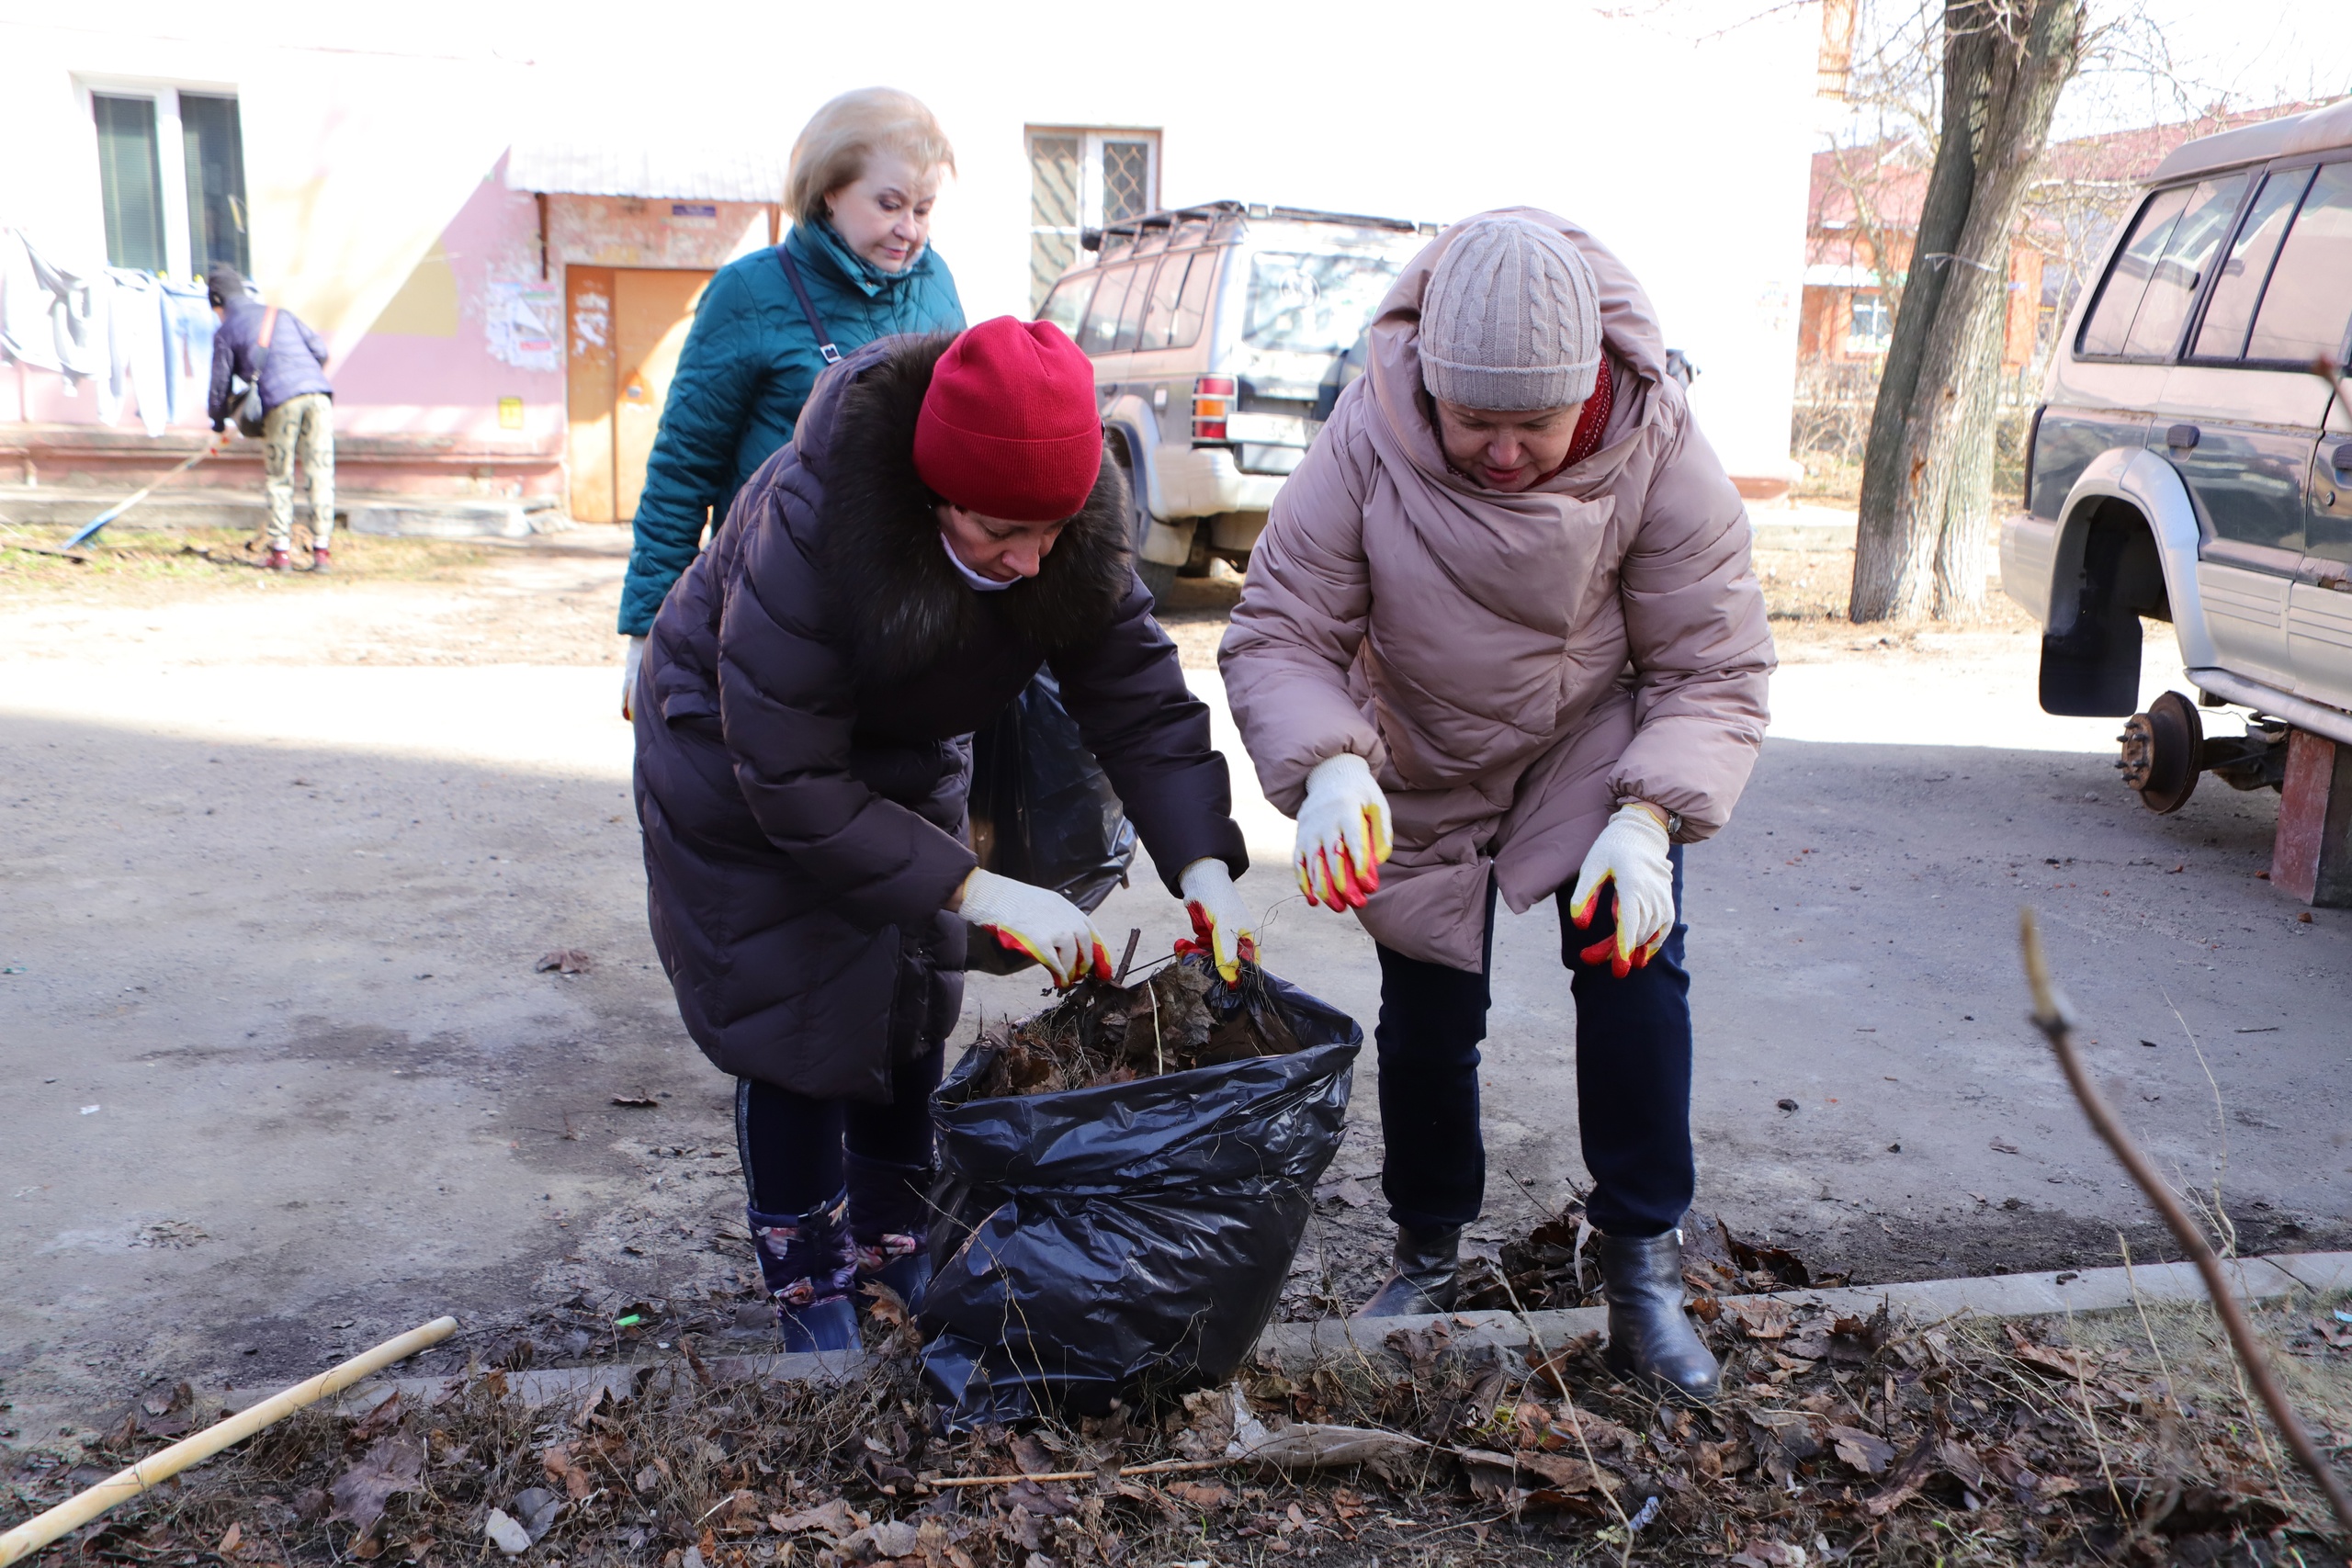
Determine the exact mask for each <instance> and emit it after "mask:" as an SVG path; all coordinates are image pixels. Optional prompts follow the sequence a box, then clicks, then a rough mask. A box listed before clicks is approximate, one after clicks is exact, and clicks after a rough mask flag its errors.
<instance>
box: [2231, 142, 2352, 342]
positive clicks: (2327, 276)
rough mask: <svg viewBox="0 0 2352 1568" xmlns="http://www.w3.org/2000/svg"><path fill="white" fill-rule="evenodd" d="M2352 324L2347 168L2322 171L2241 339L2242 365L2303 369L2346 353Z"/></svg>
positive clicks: (2351, 186) (2351, 170)
mask: <svg viewBox="0 0 2352 1568" xmlns="http://www.w3.org/2000/svg"><path fill="white" fill-rule="evenodd" d="M2347 321H2352V163H2345V164H2324V165H2322V166H2321V168H2320V171H2319V175H2318V177H2316V178H2315V179H2313V180H2312V188H2311V190H2310V192H2309V194H2307V195H2306V196H2305V197H2303V206H2302V210H2301V211H2300V212H2298V213H2297V214H2296V215H2295V226H2294V227H2293V228H2291V229H2290V230H2288V231H2287V243H2285V244H2284V245H2282V246H2280V247H2279V249H2278V265H2277V266H2275V267H2273V268H2271V270H2270V287H2269V288H2266V289H2264V290H2263V293H2262V309H2261V310H2259V311H2257V312H2256V315H2255V318H2254V333H2253V334H2252V335H2251V336H2250V337H2248V338H2247V339H2246V344H2245V356H2246V357H2247V358H2248V359H2279V360H2291V361H2294V362H2296V363H2298V364H2308V363H2309V362H2310V361H2312V360H2313V359H2317V358H2320V357H2323V356H2324V357H2325V358H2327V359H2329V360H2336V359H2337V358H2338V356H2339V355H2342V354H2343V352H2344V330H2345V326H2346V322H2347Z"/></svg>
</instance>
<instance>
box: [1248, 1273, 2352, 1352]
mask: <svg viewBox="0 0 2352 1568" xmlns="http://www.w3.org/2000/svg"><path fill="white" fill-rule="evenodd" d="M2223 1268H2224V1269H2225V1270H2226V1271H2227V1272H2228V1273H2229V1275H2230V1277H2231V1280H2232V1281H2233V1291H2234V1293H2235V1294H2236V1295H2237V1297H2238V1299H2239V1300H2241V1301H2245V1302H2262V1301H2275V1300H2277V1299H2278V1297H2280V1296H2284V1295H2287V1294H2288V1293H2290V1292H2294V1291H2299V1290H2300V1291H2308V1292H2315V1293H2316V1292H2325V1291H2342V1290H2352V1252H2290V1253H2281V1254H2279V1255H2278V1256H2276V1257H2272V1258H2238V1259H2235V1260H2233V1261H2232V1262H2229V1263H2227V1264H2224V1265H2223ZM2135 1280H2136V1282H2137V1284H2138V1287H2139V1298H2140V1300H2142V1301H2143V1302H2148V1303H2181V1302H2201V1301H2203V1300H2204V1299H2205V1283H2204V1280H2202V1279H2201V1278H2200V1277H2199V1275H2198V1272H2197V1267H2196V1265H2195V1264H2191V1263H2156V1264H2150V1265H2148V1266H2146V1267H2143V1268H2135V1269H2121V1268H2116V1269H2061V1270H2059V1271H2056V1272H2054V1273H2043V1274H1995V1275H1987V1276H1985V1277H1984V1278H1981V1279H1962V1280H1920V1281H1918V1282H1917V1283H1912V1284H1899V1285H1867V1286H1859V1287H1854V1288H1850V1289H1839V1290H1826V1291H1773V1292H1764V1293H1760V1294H1757V1295H1746V1296H1724V1297H1720V1298H1718V1299H1719V1300H1720V1301H1721V1302H1722V1303H1723V1304H1724V1307H1725V1308H1726V1309H1731V1308H1736V1307H1738V1306H1742V1305H1752V1304H1757V1303H1764V1302H1779V1303H1783V1304H1785V1305H1787V1306H1789V1307H1791V1308H1793V1309H1798V1310H1812V1311H1823V1312H1832V1313H1837V1314H1841V1315H1848V1316H1853V1317H1867V1316H1869V1315H1870V1314H1871V1313H1873V1312H1876V1311H1877V1310H1878V1309H1879V1306H1880V1304H1881V1303H1885V1304H1886V1305H1887V1306H1889V1307H1890V1308H1892V1309H1893V1310H1894V1311H1895V1312H1898V1313H1903V1314H1907V1315H1909V1316H1911V1317H1913V1318H1916V1319H1923V1320H1927V1321H1935V1320H1938V1319H1942V1318H1951V1317H1961V1316H1966V1315H1973V1316H1977V1317H2043V1316H2061V1315H2064V1314H2067V1313H2070V1312H2077V1313H2093V1312H2113V1311H2115V1310H2117V1309H2118V1308H2121V1307H2128V1306H2130V1305H2131V1302H2132V1286H2133V1283H2134V1281H2135ZM1438 1323H1444V1324H1447V1325H1450V1326H1451V1327H1452V1329H1453V1335H1452V1337H1451V1340H1450V1344H1451V1345H1452V1346H1453V1348H1457V1349H1469V1348H1475V1347H1477V1346H1480V1345H1492V1346H1494V1347H1496V1348H1498V1349H1502V1350H1518V1349H1521V1348H1523V1347H1524V1346H1525V1345H1526V1344H1527V1340H1528V1330H1529V1329H1530V1328H1532V1329H1533V1330H1534V1331H1535V1334H1536V1336H1537V1337H1539V1338H1540V1339H1541V1340H1542V1341H1543V1342H1544V1344H1545V1345H1547V1346H1556V1345H1562V1344H1566V1342H1568V1341H1570V1340H1573V1339H1575V1338H1576V1337H1577V1336H1579V1335H1584V1334H1593V1333H1600V1332H1605V1330H1606V1328H1607V1325H1608V1313H1607V1311H1606V1310H1605V1309H1604V1308H1600V1307H1576V1308H1572V1309H1570V1310H1567V1311H1565V1312H1534V1313H1529V1314H1527V1318H1526V1321H1525V1322H1524V1323H1522V1322H1521V1320H1520V1318H1519V1317H1518V1316H1517V1315H1515V1314H1511V1313H1507V1312H1465V1313H1449V1314H1441V1315H1438V1316H1429V1317H1384V1318H1324V1319H1322V1320H1320V1321H1318V1322H1315V1323H1278V1324H1275V1325H1272V1327H1270V1328H1268V1329H1267V1330H1266V1332H1265V1333H1264V1334H1263V1335H1261V1336H1260V1337H1259V1339H1258V1353H1259V1354H1260V1355H1269V1354H1271V1355H1272V1357H1273V1359H1275V1360H1277V1361H1279V1362H1282V1363H1283V1364H1284V1365H1306V1364H1312V1363H1314V1362H1317V1361H1329V1360H1334V1359H1353V1358H1356V1357H1387V1358H1389V1359H1395V1358H1396V1352H1395V1351H1393V1350H1391V1349H1390V1348H1388V1346H1387V1344H1386V1340H1387V1337H1388V1336H1390V1335H1391V1334H1394V1333H1396V1332H1397V1330H1398V1329H1408V1330H1410V1329H1426V1328H1428V1327H1430V1325H1433V1324H1438Z"/></svg>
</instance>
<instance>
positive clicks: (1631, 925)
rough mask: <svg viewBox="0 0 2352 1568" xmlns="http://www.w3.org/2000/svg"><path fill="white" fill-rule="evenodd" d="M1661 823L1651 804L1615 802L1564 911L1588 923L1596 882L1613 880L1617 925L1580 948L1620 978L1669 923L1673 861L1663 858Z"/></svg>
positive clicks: (1643, 958)
mask: <svg viewBox="0 0 2352 1568" xmlns="http://www.w3.org/2000/svg"><path fill="white" fill-rule="evenodd" d="M1667 843H1668V840H1667V833H1666V823H1665V821H1664V819H1663V818H1662V817H1661V816H1660V814H1659V812H1658V810H1657V807H1651V806H1641V805H1635V804H1632V803H1628V804H1626V805H1624V806H1621V807H1618V808H1617V812H1616V815H1614V816H1612V817H1611V818H1609V825H1608V826H1607V827H1605V828H1603V829H1601V830H1600V837H1599V838H1598V839H1595V840H1593V841H1592V848H1591V849H1589V850H1588V851H1586V852H1585V857H1584V867H1583V869H1582V870H1580V871H1578V872H1577V890H1576V891H1575V892H1574V893H1573V894H1571V895H1569V897H1568V916H1569V918H1570V919H1573V920H1575V921H1576V923H1577V930H1578V931H1582V930H1584V929H1586V928H1587V927H1589V926H1590V925H1591V924H1592V912H1593V909H1594V908H1595V907H1596V906H1597V905H1599V904H1600V885H1601V884H1602V883H1604V882H1609V883H1614V884H1615V885H1616V888H1617V892H1616V897H1615V898H1614V899H1613V901H1612V902H1613V904H1614V906H1615V908H1616V911H1617V931H1616V933H1615V934H1614V935H1612V936H1605V937H1603V938H1601V939H1600V941H1599V942H1594V943H1593V944H1592V945H1591V946H1590V947H1588V948H1586V949H1585V950H1584V952H1583V953H1582V954H1580V956H1581V957H1582V958H1583V959H1584V961H1585V962H1586V963H1587V964H1601V963H1606V964H1608V965H1609V968H1610V972H1611V974H1613V975H1615V976H1617V977H1618V978H1619V979H1621V980H1622V979H1623V978H1624V977H1625V976H1628V975H1630V974H1632V973H1633V972H1634V970H1636V969H1639V968H1640V967H1641V966H1642V965H1643V964H1647V963H1648V962H1649V961H1650V960H1651V959H1652V958H1654V957H1656V956H1657V950H1658V949H1659V947H1661V946H1662V945H1664V943H1665V942H1666V935H1667V932H1668V931H1672V930H1673V929H1674V866H1673V863H1671V862H1669V861H1668V859H1667V858H1666V849H1667Z"/></svg>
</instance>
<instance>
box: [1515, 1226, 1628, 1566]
mask: <svg viewBox="0 0 2352 1568" xmlns="http://www.w3.org/2000/svg"><path fill="white" fill-rule="evenodd" d="M1497 1274H1498V1278H1501V1279H1502V1281H1503V1294H1504V1295H1506V1296H1508V1297H1510V1310H1511V1315H1513V1316H1514V1317H1516V1318H1518V1319H1519V1325H1520V1326H1521V1328H1523V1329H1525V1330H1527V1348H1528V1349H1530V1350H1531V1351H1532V1352H1534V1359H1535V1361H1536V1364H1537V1365H1538V1366H1539V1367H1540V1368H1541V1369H1542V1370H1543V1371H1544V1375H1545V1376H1546V1377H1548V1378H1550V1379H1551V1381H1552V1382H1554V1383H1555V1384H1556V1385H1557V1386H1558V1388H1559V1390H1560V1408H1561V1409H1563V1410H1565V1411H1566V1412H1567V1413H1568V1430H1569V1431H1571V1432H1573V1433H1575V1434H1576V1439H1577V1449H1578V1450H1581V1451H1582V1452H1583V1454H1584V1467H1585V1469H1586V1470H1587V1471H1588V1472H1590V1473H1591V1475H1592V1478H1593V1481H1594V1483H1595V1489H1596V1490H1598V1491H1599V1492H1600V1495H1601V1498H1602V1500H1603V1501H1605V1502H1606V1503H1608V1505H1609V1511H1610V1512H1611V1513H1612V1514H1614V1515H1616V1516H1617V1522H1618V1523H1619V1524H1621V1525H1623V1526H1624V1527H1625V1544H1624V1546H1623V1548H1621V1549H1620V1550H1619V1551H1618V1553H1617V1562H1618V1563H1619V1565H1620V1568H1624V1565H1625V1564H1627V1563H1630V1562H1633V1560H1634V1521H1633V1520H1632V1519H1631V1518H1629V1517H1626V1514H1625V1508H1624V1506H1623V1504H1621V1503H1619V1502H1618V1501H1617V1494H1616V1492H1615V1491H1614V1490H1612V1489H1611V1486H1610V1485H1609V1482H1608V1478H1607V1476H1606V1475H1605V1474H1604V1473H1603V1472H1602V1471H1601V1468H1600V1461H1599V1460H1597V1459H1595V1458H1593V1457H1592V1445H1591V1444H1590V1443H1589V1442H1587V1441H1585V1437H1584V1418H1583V1417H1582V1416H1578V1415H1577V1396H1576V1394H1575V1393H1572V1392H1571V1391H1570V1390H1569V1388H1568V1380H1567V1377H1566V1371H1565V1369H1563V1368H1562V1367H1561V1365H1560V1363H1559V1362H1557V1361H1555V1360H1554V1359H1552V1353H1551V1352H1550V1351H1548V1350H1546V1349H1544V1336H1543V1335H1541V1334H1539V1333H1537V1332H1536V1329H1535V1325H1534V1323H1533V1322H1532V1320H1531V1319H1530V1318H1529V1317H1528V1315H1527V1309H1526V1308H1525V1307H1523V1306H1521V1305H1520V1304H1519V1292H1517V1291H1514V1290H1512V1289H1511V1288H1510V1279H1509V1278H1508V1277H1507V1276H1503V1275H1501V1273H1500V1270H1498V1271H1497Z"/></svg>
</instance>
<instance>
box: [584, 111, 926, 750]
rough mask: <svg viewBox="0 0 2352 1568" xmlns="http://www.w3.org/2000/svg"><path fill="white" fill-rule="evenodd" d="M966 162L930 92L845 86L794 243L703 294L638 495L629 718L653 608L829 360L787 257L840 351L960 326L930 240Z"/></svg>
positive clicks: (627, 669)
mask: <svg viewBox="0 0 2352 1568" xmlns="http://www.w3.org/2000/svg"><path fill="white" fill-rule="evenodd" d="M955 168H956V154H955V152H954V151H953V149H951V148H950V147H949V146H948V144H947V137H946V134H945V133H944V131H942V130H940V128H939V122H938V121H937V120H936V119H934V118H932V113H931V111H930V110H929V109H927V108H925V107H923V106H922V103H921V102H919V101H918V100H916V99H915V98H913V97H911V96H909V95H907V94H905V93H901V92H898V91H896V90H894V89H892V88H888V87H867V88H862V89H860V90H859V91H856V92H854V93H844V94H842V96H840V97H838V98H835V99H834V100H833V101H832V102H831V103H829V104H827V105H826V106H825V107H823V108H820V109H819V110H818V111H817V113H816V115H815V117H814V118H811V119H810V120H809V124H808V126H807V127H806V128H805V129H803V130H802V131H801V132H800V139H799V140H798V141H796V142H794V143H793V147H792V170H791V175H790V185H789V189H788V192H787V200H788V202H789V204H790V206H791V208H792V216H793V222H792V230H791V232H790V233H788V234H787V235H786V237H785V241H784V243H783V244H781V245H779V246H777V247H775V249H773V250H762V251H755V252H753V253H752V254H750V255H748V256H744V257H741V259H739V260H736V261H732V262H729V263H728V264H727V265H725V266H723V267H721V268H719V269H718V272H717V273H716V274H715V275H713V276H712V277H711V280H710V285H709V287H708V288H705V289H704V290H703V295H702V302H701V303H700V304H699V305H697V306H696V307H695V323H694V326H693V327H692V328H691V329H689V330H688V332H687V333H686V346H685V349H684V352H683V353H682V354H681V355H679V357H678V368H677V373H676V375H675V376H674V377H673V378H672V379H671V382H670V398H669V401H668V403H667V404H665V405H664V406H663V408H662V428H661V430H660V431H659V432H658V433H657V434H655V435H654V437H653V452H652V456H651V457H649V458H648V459H647V461H646V465H645V490H644V493H643V494H642V495H641V496H640V497H639V501H638V503H637V520H636V525H635V526H636V547H635V548H634V549H632V550H631V551H630V553H629V559H628V581H627V582H626V583H624V584H623V586H622V589H621V618H620V630H621V634H622V635H623V636H624V637H628V639H629V640H628V656H627V659H626V660H625V661H624V668H623V671H622V675H621V712H622V715H623V716H628V702H629V694H630V692H631V691H632V690H633V689H634V687H635V686H636V684H637V666H638V661H639V657H640V656H641V655H642V653H643V651H644V648H645V635H646V633H647V632H648V631H649V630H650V629H651V627H652V625H653V615H654V612H656V611H657V610H659V609H661V608H662V599H663V598H664V597H666V596H667V595H668V593H669V592H670V585H671V584H672V583H673V582H675V581H678V578H679V577H680V575H681V574H683V573H684V571H685V570H686V568H687V567H688V566H689V565H691V564H692V563H693V561H694V558H695V552H696V551H697V550H699V549H700V548H701V547H702V534H703V527H704V525H705V524H706V522H707V523H708V524H709V525H712V526H714V527H715V526H716V525H718V524H720V523H723V522H725V521H726V519H727V508H728V506H729V503H730V502H733V500H734V499H735V491H737V490H738V489H739V488H741V485H742V483H743V481H744V480H746V479H750V478H751V477H752V472H753V470H755V469H757V468H759V466H760V465H761V464H762V463H763V462H765V461H767V459H768V457H769V456H770V454H772V453H774V452H775V450H776V449H777V448H778V447H780V446H784V445H785V444H786V442H788V441H790V440H791V439H792V427H793V424H794V422H796V421H797V420H798V419H799V417H800V410H801V406H802V405H803V404H805V403H806V402H807V401H808V400H809V389H810V388H812V387H814V386H815V385H816V383H817V376H818V373H819V372H820V371H821V370H823V369H824V368H825V366H826V364H827V363H828V361H827V360H826V358H825V357H824V355H823V354H822V352H821V345H820V340H819V338H818V334H817V332H816V330H815V328H814V327H813V326H812V325H811V324H810V322H809V310H804V309H803V308H802V305H801V301H800V299H799V297H798V296H797V294H796V293H795V292H794V290H793V287H792V278H791V276H789V274H788V273H787V271H786V266H785V265H784V261H783V259H782V257H781V256H779V254H778V253H779V252H781V253H784V254H786V255H789V257H790V258H791V262H792V269H793V270H794V271H797V273H798V275H799V279H800V283H801V286H802V287H803V288H806V289H807V290H808V292H809V308H810V309H813V310H815V312H816V315H817V319H818V321H820V322H821V323H822V324H823V327H824V331H825V334H826V336H827V337H829V338H830V339H831V346H832V347H833V348H834V349H835V350H836V351H837V353H838V354H840V355H847V354H848V353H850V352H851V351H852V350H854V349H855V348H857V347H859V346H861V345H862V344H867V343H870V342H872V341H873V340H874V339H876V338H878V337H888V336H889V335H891V334H892V333H935V332H960V331H962V330H963V326H964V307H963V304H962V302H961V301H959V300H958V299H956V280H955V279H954V278H953V277H951V276H948V273H947V264H946V263H945V262H944V261H941V260H940V259H939V257H938V255H937V254H935V253H933V251H932V249H931V247H930V245H929V243H928V241H929V239H930V234H931V211H932V206H933V202H934V201H936V200H937V198H938V194H939V186H940V183H941V181H942V180H943V179H944V177H945V176H946V175H949V174H952V173H954V172H955Z"/></svg>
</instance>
